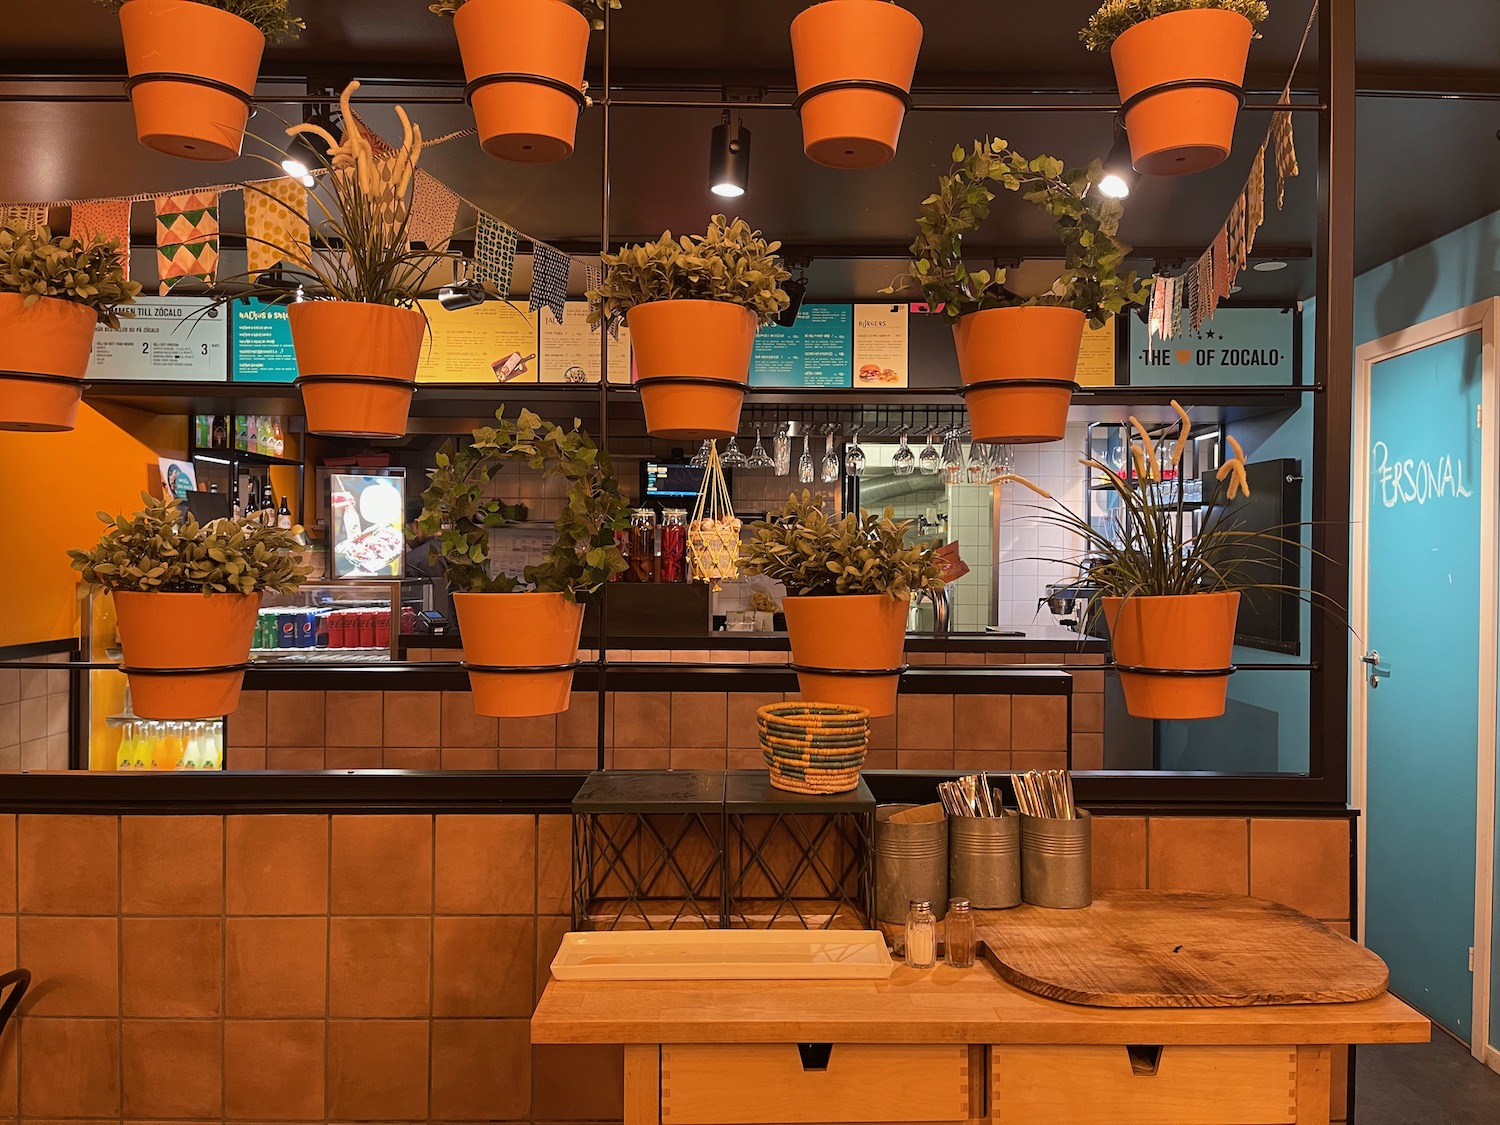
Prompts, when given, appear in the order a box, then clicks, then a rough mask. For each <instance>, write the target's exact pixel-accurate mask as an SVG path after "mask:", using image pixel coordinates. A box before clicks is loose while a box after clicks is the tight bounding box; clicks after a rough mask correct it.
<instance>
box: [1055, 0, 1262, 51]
mask: <svg viewBox="0 0 1500 1125" xmlns="http://www.w3.org/2000/svg"><path fill="white" fill-rule="evenodd" d="M1198 8H1218V9H1220V10H1222V11H1226V12H1238V13H1239V14H1240V15H1242V16H1244V17H1245V18H1246V19H1247V20H1249V21H1250V22H1251V23H1252V24H1260V23H1263V22H1264V21H1265V19H1266V17H1267V16H1268V15H1270V12H1269V11H1268V9H1267V8H1266V0H1105V3H1104V5H1103V6H1102V7H1101V8H1100V9H1099V10H1098V11H1097V12H1095V13H1094V14H1093V15H1092V16H1090V17H1089V22H1088V24H1087V26H1085V27H1084V29H1083V30H1082V31H1080V32H1079V33H1078V37H1079V38H1080V39H1082V40H1083V45H1084V46H1085V47H1087V48H1088V49H1089V50H1090V51H1107V50H1109V49H1110V47H1112V46H1113V45H1114V42H1115V40H1116V39H1118V38H1119V37H1120V36H1121V35H1123V34H1124V33H1125V32H1126V31H1128V30H1130V29H1131V28H1132V27H1134V26H1135V25H1136V24H1138V23H1144V22H1145V21H1146V20H1149V19H1153V18H1154V17H1156V16H1164V15H1166V14H1167V13H1169V12H1188V11H1193V10H1194V9H1198ZM1257 37H1258V36H1257Z"/></svg>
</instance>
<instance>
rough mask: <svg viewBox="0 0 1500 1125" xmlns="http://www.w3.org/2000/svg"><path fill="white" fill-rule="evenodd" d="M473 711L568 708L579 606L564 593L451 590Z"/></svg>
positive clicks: (509, 714) (511, 713)
mask: <svg viewBox="0 0 1500 1125" xmlns="http://www.w3.org/2000/svg"><path fill="white" fill-rule="evenodd" d="M453 610H454V612H455V613H457V614H458V631H459V635H460V636H461V637H462V639H463V647H464V667H465V668H467V669H468V671H469V688H470V690H471V691H472V692H473V693H474V710H475V712H476V713H478V714H480V715H493V716H497V717H499V718H502V719H509V718H520V717H524V716H528V715H556V714H559V713H561V712H563V711H566V710H567V709H568V696H569V693H571V692H572V690H573V669H574V668H575V667H576V666H577V664H578V637H579V634H580V633H582V631H583V606H582V604H580V603H579V602H575V601H573V600H572V599H571V598H569V597H567V596H566V595H564V594H454V595H453Z"/></svg>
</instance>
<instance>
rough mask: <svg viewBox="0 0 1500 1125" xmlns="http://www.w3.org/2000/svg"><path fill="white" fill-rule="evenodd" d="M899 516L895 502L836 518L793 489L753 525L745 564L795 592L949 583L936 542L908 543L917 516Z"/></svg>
mask: <svg viewBox="0 0 1500 1125" xmlns="http://www.w3.org/2000/svg"><path fill="white" fill-rule="evenodd" d="M893 516H894V509H891V508H887V509H886V510H885V513H884V514H883V515H878V516H877V515H873V514H872V513H870V512H867V511H865V510H864V509H860V513H859V515H857V516H856V515H854V514H853V513H850V514H848V515H846V516H844V517H843V518H841V519H834V518H833V517H831V516H829V515H828V514H827V513H826V512H825V511H824V510H823V501H822V498H821V497H818V496H814V495H813V494H812V493H811V492H806V491H804V492H803V493H802V495H801V496H800V497H799V496H797V494H796V493H793V494H792V495H791V496H789V497H787V502H786V505H785V506H784V507H783V508H782V509H781V511H780V512H777V513H773V514H772V515H770V516H768V517H767V518H766V519H764V520H757V521H756V522H755V523H753V524H751V525H750V538H749V539H748V540H746V541H745V542H744V543H742V544H741V545H740V570H741V572H742V573H744V574H764V575H765V576H766V577H767V578H773V579H775V580H776V581H777V582H780V583H781V584H782V585H783V586H785V587H786V590H787V594H788V595H789V596H792V597H796V596H799V595H809V594H812V595H826V594H889V595H890V596H891V597H893V598H908V597H910V596H911V595H912V594H913V593H915V592H916V591H918V590H939V589H942V586H943V576H942V575H943V569H942V566H941V564H940V563H939V562H938V560H937V557H936V550H937V548H936V544H934V543H929V544H927V545H925V546H923V545H921V544H916V545H913V546H907V543H906V535H907V533H908V532H909V531H910V530H911V529H912V526H913V525H912V521H911V520H901V521H899V522H898V521H897V520H895V519H894V518H892V517H893Z"/></svg>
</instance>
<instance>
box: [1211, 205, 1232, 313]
mask: <svg viewBox="0 0 1500 1125" xmlns="http://www.w3.org/2000/svg"><path fill="white" fill-rule="evenodd" d="M1213 257H1214V308H1218V307H1219V302H1220V301H1222V300H1224V299H1225V298H1226V297H1228V296H1229V290H1230V289H1231V288H1232V287H1233V286H1234V270H1233V268H1232V267H1231V265H1230V263H1229V232H1228V231H1227V230H1226V229H1225V228H1224V227H1220V228H1219V233H1218V234H1216V235H1215V236H1214V244H1213ZM1209 315H1210V316H1212V315H1213V314H1212V313H1210V314H1209Z"/></svg>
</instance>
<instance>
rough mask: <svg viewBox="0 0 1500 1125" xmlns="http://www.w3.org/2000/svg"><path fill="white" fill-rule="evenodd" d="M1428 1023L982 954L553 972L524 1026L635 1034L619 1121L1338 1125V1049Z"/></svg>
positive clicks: (1389, 1004) (659, 1124) (1388, 1009)
mask: <svg viewBox="0 0 1500 1125" xmlns="http://www.w3.org/2000/svg"><path fill="white" fill-rule="evenodd" d="M1428 1034H1429V1024H1428V1021H1427V1019H1426V1018H1425V1017H1423V1016H1421V1015H1419V1014H1418V1013H1417V1012H1415V1011H1413V1010H1412V1009H1411V1008H1409V1007H1407V1006H1406V1005H1405V1004H1403V1003H1402V1002H1401V1001H1399V1000H1397V999H1396V998H1395V997H1394V996H1391V995H1389V994H1387V995H1384V996H1381V997H1379V998H1378V999H1374V1000H1365V1001H1360V1002H1358V1003H1345V1004H1314V1005H1295V1006H1281V1007H1252V1008H1189V1009H1183V1008H1089V1007H1081V1006H1078V1005H1073V1004H1063V1003H1059V1002H1056V1001H1052V1000H1044V999H1041V998H1040V997H1037V996H1033V995H1031V994H1029V993H1027V992H1023V991H1021V990H1020V989H1018V988H1015V987H1014V986H1012V985H1009V984H1007V983H1005V982H1004V981H1003V980H1001V979H1000V978H999V976H998V975H996V973H995V972H994V971H993V970H992V969H990V968H989V967H988V966H986V965H983V964H980V965H977V966H975V967H974V968H972V969H965V970H957V969H950V968H947V967H946V966H941V965H940V966H938V967H937V968H936V969H926V970H918V969H908V968H906V967H905V966H899V967H898V968H897V969H896V971H895V973H894V974H893V975H892V976H891V977H890V978H889V979H888V980H883V981H795V982H794V981H688V982H668V981H627V982H582V981H572V982H563V981H556V980H554V981H552V982H550V983H549V984H548V985H547V989H546V992H545V993H544V994H543V996H542V999H541V1003H540V1004H538V1005H537V1009H536V1012H535V1014H534V1015H533V1016H532V1019H531V1039H532V1042H534V1043H575V1044H576V1043H620V1044H623V1045H624V1047H625V1115H624V1116H625V1125H778V1123H803V1122H806V1123H819V1125H826V1123H835V1122H837V1123H855V1122H859V1123H874V1122H887V1123H892V1122H945V1123H958V1122H977V1121H986V1122H994V1123H996V1125H1328V1122H1329V1097H1330V1081H1329V1079H1330V1072H1331V1065H1330V1056H1331V1051H1332V1048H1334V1047H1336V1046H1340V1045H1343V1044H1356V1043H1418V1042H1424V1041H1426V1039H1427V1038H1428ZM830 1046H831V1049H830Z"/></svg>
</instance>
